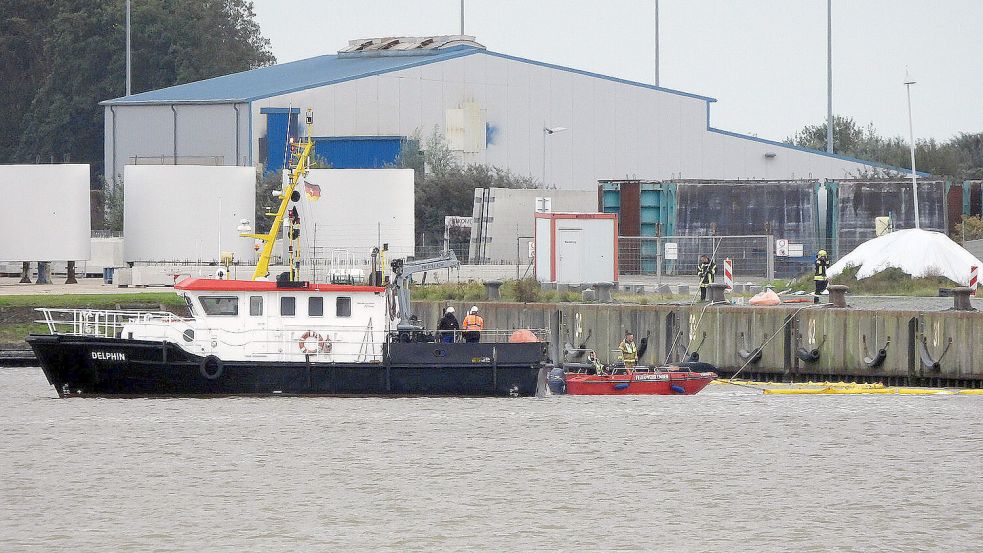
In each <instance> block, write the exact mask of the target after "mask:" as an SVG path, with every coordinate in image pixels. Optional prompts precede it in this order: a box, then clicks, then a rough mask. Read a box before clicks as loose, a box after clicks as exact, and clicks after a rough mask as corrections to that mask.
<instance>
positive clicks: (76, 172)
mask: <svg viewBox="0 0 983 553" xmlns="http://www.w3.org/2000/svg"><path fill="white" fill-rule="evenodd" d="M0 195H2V196H3V202H0V236H2V237H3V238H2V239H0V261H84V260H87V259H89V255H90V245H89V237H90V235H91V230H90V221H89V218H90V216H89V166H88V165H80V164H52V165H0Z"/></svg>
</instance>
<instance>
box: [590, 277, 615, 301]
mask: <svg viewBox="0 0 983 553" xmlns="http://www.w3.org/2000/svg"><path fill="white" fill-rule="evenodd" d="M613 289H614V283H613V282H596V283H594V290H596V291H597V301H599V302H601V303H611V302H612V301H614V298H612V297H611V290H613Z"/></svg>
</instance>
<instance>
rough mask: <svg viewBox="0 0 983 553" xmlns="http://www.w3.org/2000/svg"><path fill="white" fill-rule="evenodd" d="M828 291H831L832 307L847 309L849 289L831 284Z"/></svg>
mask: <svg viewBox="0 0 983 553" xmlns="http://www.w3.org/2000/svg"><path fill="white" fill-rule="evenodd" d="M827 289H828V290H829V303H830V305H832V306H833V307H838V308H844V307H847V304H846V293H847V292H848V291H849V290H850V288H849V287H847V286H844V285H842V284H831V285H830V286H829V288H827Z"/></svg>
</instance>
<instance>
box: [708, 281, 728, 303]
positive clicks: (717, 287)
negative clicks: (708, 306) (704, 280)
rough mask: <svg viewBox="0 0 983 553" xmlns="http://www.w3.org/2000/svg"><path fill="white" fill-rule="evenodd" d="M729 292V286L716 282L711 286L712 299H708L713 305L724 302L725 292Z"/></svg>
mask: <svg viewBox="0 0 983 553" xmlns="http://www.w3.org/2000/svg"><path fill="white" fill-rule="evenodd" d="M725 290H727V285H726V284H722V283H718V282H714V283H713V284H711V285H710V297H709V298H707V299H708V300H710V302H711V303H715V302H722V301H724V291H725Z"/></svg>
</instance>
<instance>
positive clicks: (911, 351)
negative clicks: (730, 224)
mask: <svg viewBox="0 0 983 553" xmlns="http://www.w3.org/2000/svg"><path fill="white" fill-rule="evenodd" d="M447 305H453V306H454V307H455V309H456V310H457V313H459V314H461V317H463V315H464V314H465V313H467V309H468V308H469V307H470V306H471V305H472V304H470V303H468V304H464V303H461V302H414V303H413V306H414V312H415V313H416V314H417V315H418V316H419V317H420V320H421V322H423V323H424V325H425V326H426V327H427V328H430V329H433V328H435V326H436V323H437V320H438V319H439V317H440V314H441V312H442V311H443V308H444V307H445V306H447ZM475 305H477V306H478V307H479V309H480V310H481V315H482V316H483V317H484V319H485V328H487V329H515V328H539V329H548V330H549V333H550V342H551V344H550V351H551V358H552V359H554V360H557V359H560V354H561V352H564V351H565V350H569V349H571V348H574V349H576V348H579V347H581V346H583V347H584V348H587V349H593V350H595V351H596V352H597V353H598V357H599V358H600V359H601V361H603V362H605V363H612V362H615V361H616V360H617V351H616V349H617V346H618V343H619V342H620V341H621V339H622V338H623V336H624V332H625V330H632V331H633V332H634V333H635V339H636V341H639V342H640V341H641V340H642V339H643V338H646V339H647V343H648V347H647V349H646V352H645V355H644V357H643V359H642V362H643V363H644V364H658V363H664V362H666V360H668V361H669V362H670V363H671V362H677V361H680V360H682V359H683V358H684V357H686V356H687V355H688V354H689V353H690V352H696V353H698V354H699V357H700V360H701V361H705V362H708V363H712V364H713V365H716V366H717V367H718V368H719V372H720V374H721V376H730V375H732V374H734V373H735V372H737V371H740V376H741V377H742V378H755V379H763V380H779V381H799V382H801V381H806V380H829V379H841V378H842V379H850V380H855V381H862V382H885V383H887V384H891V385H905V384H907V385H941V386H968V387H983V313H978V312H975V311H968V312H967V311H905V310H861V309H851V308H847V309H833V308H830V307H825V306H813V305H812V304H805V305H804V306H794V307H793V306H775V307H750V306H734V305H713V306H705V305H703V304H678V305H674V304H661V305H628V304H573V303H563V304H536V303H528V304H522V303H506V302H484V303H476V304H475ZM881 349H883V350H884V352H885V355H884V356H883V360H881V361H880V362H877V361H878V359H877V357H878V351H879V350H881ZM755 350H760V359H758V360H756V361H754V360H753V359H754V358H755V357H757V356H756V355H754V353H755ZM574 355H576V354H574ZM564 358H565V359H567V360H573V358H572V357H571V356H570V355H569V354H565V355H564ZM749 359H750V360H749ZM742 367H743V369H742Z"/></svg>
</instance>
